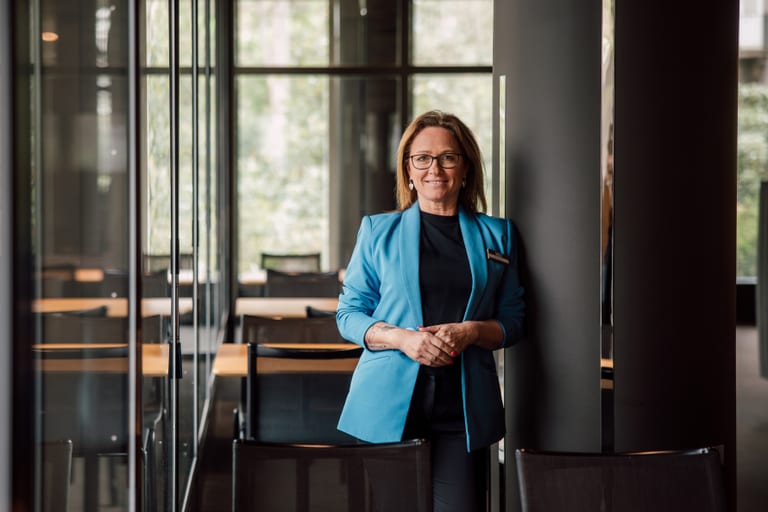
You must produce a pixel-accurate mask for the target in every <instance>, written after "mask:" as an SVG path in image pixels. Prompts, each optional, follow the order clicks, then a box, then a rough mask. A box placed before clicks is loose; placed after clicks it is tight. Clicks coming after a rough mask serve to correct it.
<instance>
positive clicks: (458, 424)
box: [403, 365, 490, 512]
mask: <svg viewBox="0 0 768 512" xmlns="http://www.w3.org/2000/svg"><path fill="white" fill-rule="evenodd" d="M458 366H459V365H456V366H455V367H453V366H451V367H446V368H427V367H422V368H421V370H420V371H419V377H418V379H417V381H416V388H415V390H414V393H413V399H412V400H411V407H410V410H409V412H408V419H407V421H406V425H405V432H404V434H403V439H414V438H426V439H429V441H430V443H431V447H432V494H433V501H434V507H433V510H434V512H484V511H486V510H487V495H488V467H489V454H490V451H489V449H488V448H485V449H481V450H475V451H472V452H469V453H468V452H467V434H466V429H465V426H464V411H463V407H462V398H461V373H460V369H459V367H458Z"/></svg>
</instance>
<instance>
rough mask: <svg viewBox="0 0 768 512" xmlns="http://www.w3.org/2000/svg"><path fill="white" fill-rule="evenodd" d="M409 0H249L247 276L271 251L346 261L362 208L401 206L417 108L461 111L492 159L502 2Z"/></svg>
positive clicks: (242, 75)
mask: <svg viewBox="0 0 768 512" xmlns="http://www.w3.org/2000/svg"><path fill="white" fill-rule="evenodd" d="M401 6H402V3H400V2H390V1H384V0H379V1H371V0H369V1H367V2H363V3H361V2H358V1H357V0H354V1H352V0H336V1H330V0H296V1H294V0H240V1H239V2H238V3H237V5H236V8H235V26H236V36H235V37H236V41H235V48H236V61H235V62H236V67H235V75H236V100H235V101H236V106H235V109H236V113H235V117H236V126H237V130H238V133H237V163H236V166H237V169H236V173H237V181H238V193H239V207H238V209H239V212H238V216H237V219H238V224H239V226H238V236H239V239H238V240H239V247H240V254H239V260H238V265H239V271H240V272H241V274H242V273H251V272H258V271H259V270H260V269H259V268H258V265H259V263H260V255H261V253H262V252H269V253H275V252H283V253H291V252H295V253H306V252H320V253H321V254H322V265H323V267H324V269H334V268H338V267H341V266H344V264H345V263H346V261H347V259H348V257H349V255H350V254H351V251H352V247H353V245H354V241H355V236H356V233H357V228H358V226H359V222H360V217H361V216H362V215H364V214H369V213H378V212H381V211H386V210H391V209H393V208H394V207H395V202H394V187H395V169H396V165H395V162H394V156H395V153H396V149H397V144H398V142H399V139H400V134H401V133H402V130H403V128H404V126H405V124H407V122H408V121H409V120H410V119H411V118H412V117H413V116H414V115H415V114H418V113H421V112H423V111H425V110H427V109H441V110H447V111H451V112H454V113H455V114H457V115H459V116H460V117H462V119H464V120H465V122H467V124H468V125H469V126H470V127H471V128H472V129H473V130H475V132H476V135H477V136H478V139H479V143H480V145H481V148H482V149H483V151H484V156H485V158H486V167H487V169H488V170H490V158H491V149H490V148H491V129H492V126H491V108H492V107H491V94H492V79H491V76H492V75H491V61H492V2H491V1H490V0H451V1H436V0H414V1H413V2H411V3H409V4H407V8H408V9H409V13H403V12H401ZM468 12H471V13H472V16H469V17H468V16H467V15H466V13H468ZM405 14H410V16H405ZM405 19H411V24H410V27H409V30H408V31H407V32H406V31H404V30H402V27H403V26H404V21H403V20H405ZM406 35H407V36H408V37H405V36H406ZM407 41H410V43H411V45H410V47H406V44H407ZM486 185H487V186H490V179H488V180H487V183H486ZM486 192H487V195H488V197H492V195H491V194H490V193H488V192H489V191H486Z"/></svg>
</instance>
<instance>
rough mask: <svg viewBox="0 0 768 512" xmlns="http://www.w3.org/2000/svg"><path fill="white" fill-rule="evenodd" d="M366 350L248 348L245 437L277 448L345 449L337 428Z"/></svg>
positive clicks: (252, 345) (346, 439)
mask: <svg viewBox="0 0 768 512" xmlns="http://www.w3.org/2000/svg"><path fill="white" fill-rule="evenodd" d="M361 353H362V347H354V348H341V349H327V348H326V349H312V348H306V349H305V348H301V349H297V348H276V347H268V346H264V345H259V344H256V343H249V344H248V376H247V377H246V383H245V388H246V390H245V406H244V408H245V415H244V418H245V435H246V438H248V439H253V440H258V441H262V442H276V443H323V444H344V443H350V442H354V441H355V440H354V438H352V437H351V436H349V435H347V434H345V433H344V432H341V431H340V430H338V429H337V428H336V425H337V423H338V420H339V416H340V415H341V409H342V407H343V405H344V400H345V399H346V396H347V391H348V390H349V383H350V380H351V379H352V371H353V369H354V367H355V365H356V364H357V360H358V359H359V357H360V354H361Z"/></svg>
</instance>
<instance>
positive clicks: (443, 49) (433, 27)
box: [411, 0, 493, 66]
mask: <svg viewBox="0 0 768 512" xmlns="http://www.w3.org/2000/svg"><path fill="white" fill-rule="evenodd" d="M412 19H413V21H412V43H411V52H412V56H411V58H412V59H413V64H415V65H417V66H436V65H440V66H448V65H487V66H490V65H491V62H492V60H493V30H491V27H493V1H492V0H413V18H412Z"/></svg>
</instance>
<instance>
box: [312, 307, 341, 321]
mask: <svg viewBox="0 0 768 512" xmlns="http://www.w3.org/2000/svg"><path fill="white" fill-rule="evenodd" d="M306 312H307V318H322V317H325V316H332V317H334V318H336V311H329V310H327V309H318V308H314V307H312V306H307V307H306Z"/></svg>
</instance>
